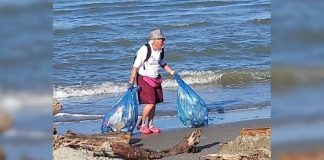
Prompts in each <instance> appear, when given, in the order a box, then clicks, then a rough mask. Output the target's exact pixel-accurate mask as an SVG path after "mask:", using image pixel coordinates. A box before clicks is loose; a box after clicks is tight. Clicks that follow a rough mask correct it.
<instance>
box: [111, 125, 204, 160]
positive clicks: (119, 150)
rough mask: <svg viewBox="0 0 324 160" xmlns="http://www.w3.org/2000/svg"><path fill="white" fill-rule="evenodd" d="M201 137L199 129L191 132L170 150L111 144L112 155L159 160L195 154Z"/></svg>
mask: <svg viewBox="0 0 324 160" xmlns="http://www.w3.org/2000/svg"><path fill="white" fill-rule="evenodd" d="M200 135H201V130H200V129H194V130H193V132H192V133H191V134H190V135H189V136H187V137H185V138H184V139H183V140H182V141H180V143H178V144H177V145H175V146H173V147H172V148H170V149H165V150H162V151H155V150H150V149H143V148H138V147H134V146H131V145H129V144H126V143H112V146H111V147H112V150H113V152H114V154H116V155H119V156H121V157H123V158H125V159H160V158H164V157H168V156H172V155H176V154H181V153H185V152H188V153H189V152H196V151H197V149H196V145H197V144H198V143H199V139H200Z"/></svg>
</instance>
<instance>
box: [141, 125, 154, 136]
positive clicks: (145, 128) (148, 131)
mask: <svg viewBox="0 0 324 160" xmlns="http://www.w3.org/2000/svg"><path fill="white" fill-rule="evenodd" d="M140 132H141V133H143V134H150V133H152V131H151V129H149V128H147V127H146V126H141V128H140Z"/></svg>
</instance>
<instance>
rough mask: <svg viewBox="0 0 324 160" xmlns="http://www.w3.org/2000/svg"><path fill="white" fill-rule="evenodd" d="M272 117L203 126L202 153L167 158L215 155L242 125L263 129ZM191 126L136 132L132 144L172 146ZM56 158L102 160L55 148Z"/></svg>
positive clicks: (157, 146) (199, 146)
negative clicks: (157, 131)
mask: <svg viewBox="0 0 324 160" xmlns="http://www.w3.org/2000/svg"><path fill="white" fill-rule="evenodd" d="M270 125H271V120H270V119H269V118H267V119H256V120H247V121H240V122H232V123H226V124H218V125H212V126H208V127H202V128H201V129H202V134H201V137H200V143H199V144H198V145H197V147H198V149H200V150H201V151H200V152H199V153H184V154H179V155H175V156H170V157H166V158H164V159H165V160H172V159H177V160H182V159H183V160H187V159H199V157H200V156H204V155H207V154H213V153H218V152H219V147H220V146H221V144H224V143H226V142H229V141H231V140H234V139H235V138H236V137H237V136H238V135H239V132H240V130H241V129H242V128H262V127H269V126H270ZM191 131H192V128H181V129H169V130H166V131H162V132H161V133H160V134H149V135H141V134H137V135H134V136H132V138H131V144H132V145H133V146H136V147H141V148H147V149H152V150H163V149H167V148H171V147H172V146H173V145H176V144H177V143H178V142H180V141H181V140H182V139H183V138H184V137H185V136H187V135H188V134H190V132H191ZM53 157H54V159H60V158H64V159H71V160H73V159H78V160H82V159H101V158H98V157H92V155H91V152H89V151H88V152H87V151H84V150H83V151H82V150H72V149H66V148H65V149H59V150H54V151H53ZM200 158H202V157H200Z"/></svg>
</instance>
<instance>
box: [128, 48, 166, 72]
mask: <svg viewBox="0 0 324 160" xmlns="http://www.w3.org/2000/svg"><path fill="white" fill-rule="evenodd" d="M145 46H146V47H147V54H146V58H145V60H144V62H143V63H145V62H146V61H147V60H148V59H149V58H150V57H151V54H152V50H151V46H150V45H149V44H148V43H146V44H145ZM136 56H137V55H136ZM136 56H135V57H134V60H133V63H134V62H135V60H136ZM163 58H164V48H162V52H161V59H160V60H162V59H163ZM143 68H144V70H145V65H143Z"/></svg>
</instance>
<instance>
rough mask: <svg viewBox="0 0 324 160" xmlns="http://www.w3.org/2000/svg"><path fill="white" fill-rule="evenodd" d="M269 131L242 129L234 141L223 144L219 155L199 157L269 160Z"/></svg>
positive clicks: (228, 159)
mask: <svg viewBox="0 0 324 160" xmlns="http://www.w3.org/2000/svg"><path fill="white" fill-rule="evenodd" d="M270 132H271V129H270V127H265V128H242V129H241V131H240V135H239V136H238V137H236V139H235V140H234V141H230V142H228V143H226V144H223V145H222V146H221V148H220V151H219V153H216V154H208V155H206V156H201V157H203V158H205V159H206V160H270V159H271V139H270V138H271V136H270Z"/></svg>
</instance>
